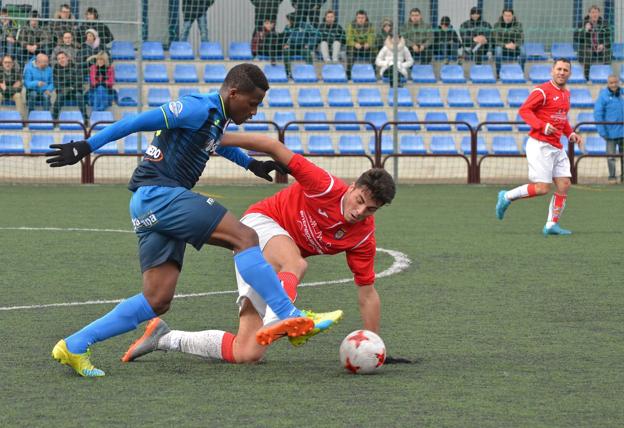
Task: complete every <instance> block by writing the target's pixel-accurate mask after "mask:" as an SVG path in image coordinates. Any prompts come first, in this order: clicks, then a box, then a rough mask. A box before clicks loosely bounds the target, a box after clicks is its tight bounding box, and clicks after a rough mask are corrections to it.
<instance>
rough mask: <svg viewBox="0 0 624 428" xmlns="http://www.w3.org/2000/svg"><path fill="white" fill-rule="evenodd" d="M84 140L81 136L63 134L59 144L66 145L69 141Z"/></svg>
mask: <svg viewBox="0 0 624 428" xmlns="http://www.w3.org/2000/svg"><path fill="white" fill-rule="evenodd" d="M80 140H84V135H82V134H64V135H63V137H62V138H61V143H63V144H67V143H69V142H71V141H80Z"/></svg>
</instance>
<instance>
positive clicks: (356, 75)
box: [351, 64, 377, 83]
mask: <svg viewBox="0 0 624 428" xmlns="http://www.w3.org/2000/svg"><path fill="white" fill-rule="evenodd" d="M351 81H352V82H353V83H374V82H376V81H377V76H375V70H374V69H373V66H372V64H353V67H352V68H351Z"/></svg>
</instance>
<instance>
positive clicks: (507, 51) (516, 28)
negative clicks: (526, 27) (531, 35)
mask: <svg viewBox="0 0 624 428" xmlns="http://www.w3.org/2000/svg"><path fill="white" fill-rule="evenodd" d="M493 35H494V46H495V47H494V61H495V62H496V78H497V79H498V77H499V74H500V69H501V64H502V62H503V61H518V62H519V63H520V66H521V67H522V69H523V70H524V61H525V60H524V52H522V43H523V42H524V31H523V30H522V24H521V23H520V22H519V21H518V20H517V19H516V16H515V15H514V11H513V9H511V8H506V9H504V10H503V13H502V14H501V16H500V18H498V21H497V22H496V24H494V30H493Z"/></svg>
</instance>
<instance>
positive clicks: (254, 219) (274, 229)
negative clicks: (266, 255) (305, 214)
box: [234, 213, 292, 318]
mask: <svg viewBox="0 0 624 428" xmlns="http://www.w3.org/2000/svg"><path fill="white" fill-rule="evenodd" d="M241 223H243V224H244V225H246V226H249V227H251V228H252V229H253V230H255V231H256V233H257V234H258V240H259V241H260V249H261V250H264V247H265V246H266V244H267V242H269V240H270V239H271V238H273V237H274V236H279V235H286V236H288V237H289V238H291V236H290V235H289V234H288V232H286V231H285V230H284V229H283V228H282V226H280V225H279V224H277V222H276V221H275V220H273V219H272V218H270V217H267V216H265V215H262V214H258V213H251V214H247V215H246V216H245V217H243V218H242V219H241ZM291 239H292V238H291ZM234 269H235V270H236V283H237V285H238V299H237V300H236V304H237V305H238V309H239V311H240V310H241V309H242V306H243V302H244V299H245V298H246V299H249V301H250V302H251V304H252V305H253V306H254V308H255V309H256V311H257V312H258V314H259V315H260V317H262V318H264V315H265V313H266V308H267V304H266V302H265V301H264V299H263V298H262V297H260V295H259V294H258V293H256V291H255V290H254V289H253V288H252V287H251V285H249V284H247V283H246V282H245V280H244V279H243V277H242V276H241V275H240V273H239V272H238V269H237V268H236V265H234Z"/></svg>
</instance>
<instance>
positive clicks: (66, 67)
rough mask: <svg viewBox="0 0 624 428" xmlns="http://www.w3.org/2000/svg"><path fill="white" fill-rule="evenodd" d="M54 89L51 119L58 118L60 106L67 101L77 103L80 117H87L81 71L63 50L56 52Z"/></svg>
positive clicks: (84, 118)
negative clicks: (54, 97)
mask: <svg viewBox="0 0 624 428" xmlns="http://www.w3.org/2000/svg"><path fill="white" fill-rule="evenodd" d="M52 75H53V76H54V77H53V78H54V89H55V90H56V100H55V101H54V103H53V106H52V119H54V120H58V118H59V112H60V111H61V107H63V106H65V105H67V104H68V103H75V104H78V108H79V109H80V113H81V114H82V119H83V120H85V121H86V119H87V109H86V107H85V102H84V90H83V83H82V82H83V81H84V80H83V79H82V73H81V72H80V70H79V68H78V67H77V66H76V64H74V61H72V60H71V59H70V57H69V55H67V54H66V53H65V52H63V51H61V52H59V53H57V54H56V65H55V66H54V69H53V73H52Z"/></svg>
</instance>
